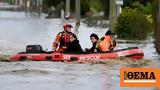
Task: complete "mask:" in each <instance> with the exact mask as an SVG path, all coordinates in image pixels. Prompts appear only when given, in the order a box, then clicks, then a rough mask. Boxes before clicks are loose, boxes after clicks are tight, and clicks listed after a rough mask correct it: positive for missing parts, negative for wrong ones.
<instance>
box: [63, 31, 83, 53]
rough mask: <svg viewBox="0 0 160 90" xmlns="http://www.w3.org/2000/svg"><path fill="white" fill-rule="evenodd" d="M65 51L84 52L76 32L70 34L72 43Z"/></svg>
mask: <svg viewBox="0 0 160 90" xmlns="http://www.w3.org/2000/svg"><path fill="white" fill-rule="evenodd" d="M64 53H76V54H80V53H83V50H82V48H81V46H80V44H79V40H78V39H77V36H76V35H75V34H73V33H72V34H71V35H70V43H69V45H68V47H67V48H66V49H65V50H64Z"/></svg>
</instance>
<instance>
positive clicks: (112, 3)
mask: <svg viewBox="0 0 160 90" xmlns="http://www.w3.org/2000/svg"><path fill="white" fill-rule="evenodd" d="M116 18H117V16H116V0H109V28H110V29H111V30H112V31H113V32H114V27H115V24H116Z"/></svg>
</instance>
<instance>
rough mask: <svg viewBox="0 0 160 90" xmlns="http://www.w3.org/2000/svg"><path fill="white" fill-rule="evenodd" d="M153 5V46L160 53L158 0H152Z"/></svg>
mask: <svg viewBox="0 0 160 90" xmlns="http://www.w3.org/2000/svg"><path fill="white" fill-rule="evenodd" d="M153 7H154V9H153V20H154V26H155V33H154V35H155V47H156V51H157V52H158V53H159V54H160V10H159V9H160V0H154V3H153Z"/></svg>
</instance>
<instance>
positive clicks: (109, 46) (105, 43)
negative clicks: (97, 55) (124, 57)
mask: <svg viewBox="0 0 160 90" xmlns="http://www.w3.org/2000/svg"><path fill="white" fill-rule="evenodd" d="M112 34H113V33H112V32H111V30H108V31H107V32H106V34H105V36H104V37H102V38H101V39H100V41H99V42H98V43H97V45H96V48H97V50H98V51H100V52H107V51H113V49H114V48H115V46H116V42H115V41H113V38H112Z"/></svg>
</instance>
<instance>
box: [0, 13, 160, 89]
mask: <svg viewBox="0 0 160 90" xmlns="http://www.w3.org/2000/svg"><path fill="white" fill-rule="evenodd" d="M44 17H45V15H42V17H41V18H39V17H37V16H36V15H35V14H25V13H24V12H9V11H8V12H6V11H0V59H1V60H5V59H8V57H9V56H10V55H12V54H15V53H18V52H22V51H25V48H26V45H30V44H40V45H42V47H43V49H44V50H51V49H52V42H53V40H54V38H55V36H56V34H57V33H58V32H60V31H61V30H63V28H62V25H63V21H62V20H61V19H45V18H44ZM70 24H72V25H73V26H74V25H75V22H73V21H72V22H70ZM106 31H107V29H104V28H98V27H87V26H86V25H85V24H83V23H82V24H81V26H80V27H79V31H74V28H73V32H75V33H76V35H77V36H78V38H79V40H80V44H81V46H82V48H83V49H84V48H89V47H91V42H90V39H89V35H90V34H91V33H97V34H98V36H99V37H102V36H103V35H104V33H105V32H106ZM117 41H118V45H117V47H116V49H121V48H126V47H139V48H141V49H142V50H143V51H144V54H145V56H144V59H142V60H140V61H134V60H130V59H126V58H119V59H115V60H111V61H109V62H105V63H96V64H95V63H86V64H80V63H64V62H46V61H43V62H36V61H23V62H0V90H22V89H23V90H44V89H46V90H128V89H131V90H135V89H137V90H141V89H142V90H154V88H122V87H120V85H119V79H120V75H119V70H120V68H121V67H122V66H127V67H156V66H157V63H158V55H157V53H156V51H155V48H154V44H153V41H154V39H152V38H148V39H147V40H145V41H129V40H117Z"/></svg>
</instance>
